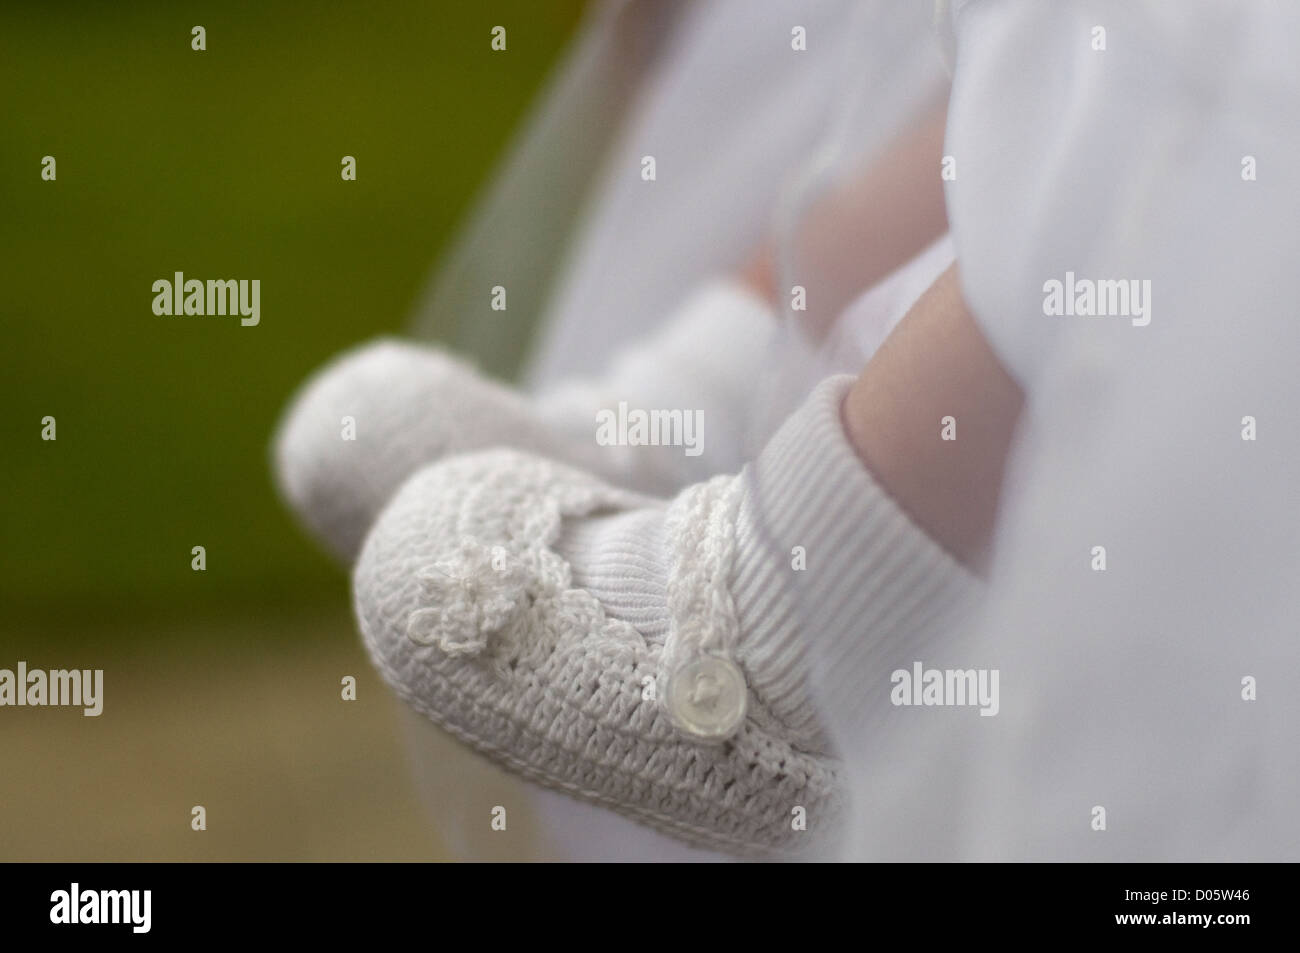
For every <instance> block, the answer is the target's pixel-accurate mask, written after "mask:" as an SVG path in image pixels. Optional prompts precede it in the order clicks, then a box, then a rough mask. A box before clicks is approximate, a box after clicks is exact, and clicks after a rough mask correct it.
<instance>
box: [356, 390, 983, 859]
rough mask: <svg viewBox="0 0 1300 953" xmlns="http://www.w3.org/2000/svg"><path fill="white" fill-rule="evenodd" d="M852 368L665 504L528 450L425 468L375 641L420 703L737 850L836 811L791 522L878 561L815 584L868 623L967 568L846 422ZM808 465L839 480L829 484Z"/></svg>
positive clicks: (388, 537) (822, 822)
mask: <svg viewBox="0 0 1300 953" xmlns="http://www.w3.org/2000/svg"><path fill="white" fill-rule="evenodd" d="M850 381H851V378H835V379H831V380H830V381H827V382H826V383H824V384H823V385H822V386H821V387H819V388H818V390H817V391H816V392H815V393H814V394H813V395H812V397H810V399H809V401H808V402H807V403H806V404H805V405H804V407H803V408H801V409H800V410H799V411H798V412H797V413H796V414H795V415H794V416H793V417H792V418H791V419H790V420H789V421H788V422H787V423H786V425H785V426H784V427H783V428H782V430H781V431H780V432H779V433H778V434H777V435H776V436H775V437H774V438H773V440H772V442H771V443H770V444H769V445H768V447H767V448H766V449H765V450H764V452H763V454H762V455H761V456H760V458H759V459H758V460H757V461H756V462H755V464H754V465H753V466H752V467H747V468H746V469H745V470H744V471H743V472H742V473H741V474H740V475H739V476H719V477H714V478H712V479H710V480H708V481H706V482H703V483H699V484H695V485H693V486H690V487H688V488H687V489H685V490H684V491H682V492H681V493H680V494H678V496H677V497H676V498H675V499H673V500H672V501H671V502H669V503H667V504H663V503H659V502H656V501H654V500H651V499H648V498H646V497H643V496H640V495H637V494H635V493H632V492H629V491H627V490H623V489H619V488H615V487H611V486H609V485H608V484H606V483H604V482H602V481H601V480H599V479H596V478H595V477H593V476H591V475H589V474H585V473H582V472H580V471H578V470H575V469H573V468H571V467H568V466H564V465H562V464H558V463H555V462H552V461H549V460H545V459H542V458H539V457H535V456H530V455H528V454H523V453H520V452H517V451H513V450H492V451H485V452H480V453H473V454H466V455H462V456H459V457H455V458H452V459H449V460H446V461H444V462H442V463H438V464H435V465H433V466H430V467H427V468H425V469H423V470H421V471H420V472H419V473H417V474H416V475H415V476H414V477H412V478H411V479H410V480H409V481H408V482H407V483H406V484H405V485H404V486H403V487H402V488H401V490H400V491H399V492H398V493H397V495H396V496H395V497H394V499H393V501H392V502H391V504H390V505H389V506H388V507H387V508H386V509H385V510H384V512H383V513H382V514H381V515H380V517H379V519H378V521H377V522H376V525H375V527H374V529H373V530H372V532H371V533H370V535H369V537H368V539H367V541H366V544H365V546H364V548H363V550H362V553H361V556H360V558H359V560H358V563H357V566H356V570H355V577H354V595H355V602H356V609H357V614H358V618H359V622H360V626H361V631H362V634H363V636H364V639H365V642H366V644H367V647H368V648H369V650H370V653H371V657H372V659H373V661H374V662H375V664H376V666H377V667H378V668H379V670H380V672H381V673H382V674H383V675H384V677H385V678H386V679H387V680H388V682H389V683H390V684H391V685H392V686H393V687H394V688H395V689H396V690H397V691H398V693H399V694H400V695H401V696H402V697H403V698H404V699H405V700H406V701H407V702H408V703H409V704H411V705H412V706H414V707H415V708H416V709H418V710H419V711H421V712H423V713H424V714H425V715H427V716H428V717H429V718H431V719H432V720H434V721H435V722H437V723H438V724H440V725H442V726H444V727H445V728H447V729H448V730H450V731H451V732H452V733H454V734H455V735H457V736H458V737H460V738H461V739H462V740H464V741H466V742H468V743H470V744H471V745H473V746H475V747H476V748H478V749H479V750H480V751H483V752H485V753H487V754H488V755H490V756H492V757H494V758H496V759H497V760H499V761H500V762H502V763H504V764H505V765H506V766H508V767H510V768H513V769H514V770H516V771H518V772H519V773H521V774H523V775H525V776H527V777H529V778H532V779H534V780H537V781H540V782H541V783H543V784H546V785H548V786H550V787H554V788H556V789H558V790H561V791H564V792H566V793H569V794H572V795H575V796H578V797H582V798H585V799H588V800H591V801H594V802H596V803H599V804H603V805H606V806H608V807H611V808H613V809H614V810H617V811H620V812H622V813H624V814H626V815H628V816H630V817H633V818H635V819H637V820H640V821H643V822H645V823H647V824H650V825H651V826H654V827H656V828H659V829H661V830H663V831H665V832H667V833H670V834H673V835H675V836H678V837H681V838H682V839H684V840H687V841H689V842H692V843H696V844H700V845H703V846H710V847H714V848H719V849H723V850H727V851H730V852H733V853H739V854H772V853H786V852H792V851H797V850H800V849H801V848H807V847H811V846H812V844H813V839H814V837H815V836H816V834H817V833H818V832H826V831H828V830H829V829H831V828H832V827H833V826H834V819H835V817H836V814H837V813H838V810H839V795H838V789H837V783H836V770H837V769H836V763H835V761H834V759H833V758H832V757H830V756H829V754H828V753H827V750H826V745H825V743H824V741H823V738H822V735H821V732H820V730H819V727H818V719H817V715H816V709H815V706H814V704H813V703H812V701H811V697H810V695H809V693H808V684H807V673H806V672H805V671H804V661H803V658H804V651H803V649H802V645H803V644H804V643H803V640H804V639H805V638H807V637H808V634H807V633H802V632H801V631H800V629H799V624H798V613H797V612H796V611H795V608H796V602H797V600H793V599H792V598H791V596H790V592H789V590H790V582H789V573H790V571H791V570H790V563H789V559H788V552H789V549H788V547H787V546H786V539H787V538H790V537H791V536H798V535H801V534H802V533H803V532H804V531H812V530H815V529H816V528H817V527H818V526H821V527H823V528H824V527H827V526H830V527H834V528H835V532H836V533H837V534H838V535H839V536H840V538H841V542H842V543H843V544H844V545H843V548H844V551H845V552H847V553H848V554H849V555H850V556H851V557H852V558H853V559H855V560H857V559H860V558H861V556H862V553H863V552H864V551H868V550H869V551H870V552H871V554H872V556H871V558H872V559H875V560H876V561H878V562H879V563H880V564H881V565H877V566H873V565H871V563H870V561H868V562H867V563H866V564H862V563H860V562H857V563H852V564H849V565H833V564H831V560H832V556H831V554H827V555H826V556H825V557H823V559H822V565H821V566H820V567H819V569H820V571H821V572H822V573H823V574H825V579H826V580H828V582H826V583H824V584H822V586H821V588H820V591H819V594H818V598H819V599H821V600H823V601H825V600H827V599H831V600H840V601H842V602H843V604H844V607H845V609H846V611H848V612H851V613H857V615H856V616H855V618H858V619H860V621H861V625H862V629H861V631H862V638H863V639H864V640H868V639H871V638H874V637H875V636H876V630H877V629H879V628H880V627H881V626H882V625H884V624H885V623H886V622H888V624H889V625H891V626H894V627H898V626H899V625H905V623H906V617H905V614H904V613H901V612H900V606H902V605H904V604H906V603H908V602H910V601H912V600H914V598H915V595H916V592H917V586H916V583H917V580H915V579H913V578H911V572H912V567H919V566H925V567H926V569H925V572H927V573H929V574H932V575H938V576H944V575H945V574H948V576H946V577H945V579H944V580H939V581H940V582H944V583H945V584H947V585H948V586H949V588H951V589H954V590H956V589H960V588H961V587H962V586H963V585H964V584H965V582H964V575H963V574H962V573H961V571H960V570H959V569H958V568H956V567H955V566H953V565H952V563H951V560H948V559H946V557H944V556H943V554H942V553H941V552H939V551H938V549H937V547H935V546H934V544H933V543H931V542H930V541H929V540H928V539H926V538H925V537H924V536H923V535H922V534H920V533H919V531H916V530H915V529H914V528H912V527H911V526H910V524H909V523H908V522H907V520H906V518H905V517H903V516H902V514H901V513H899V511H898V510H897V508H896V507H894V506H893V504H892V502H891V501H890V500H889V499H888V498H887V497H886V496H885V495H884V494H883V493H882V492H881V491H880V490H879V489H878V488H877V487H875V484H874V483H873V482H872V481H871V479H870V476H869V475H868V474H867V472H866V471H865V469H863V468H862V467H861V465H860V464H859V463H858V462H857V460H856V458H855V456H854V454H853V451H852V449H851V448H850V447H849V446H848V444H847V440H846V439H845V437H844V434H843V429H842V427H841V425H840V422H839V405H840V402H841V401H842V398H843V394H844V391H845V389H846V388H847V385H848V383H849V382H850ZM810 480H811V481H812V484H813V485H814V486H816V485H817V483H818V481H830V484H831V485H828V486H827V487H826V489H825V492H824V493H822V495H821V498H820V499H818V498H816V497H815V496H810V495H809V494H808V493H807V492H804V490H806V487H807V484H808V481H810ZM756 482H761V483H762V484H764V489H765V490H767V491H772V492H776V491H780V492H779V494H778V499H777V500H776V502H775V510H770V511H768V512H759V511H758V500H759V495H758V494H756V492H755V487H756ZM791 491H799V492H793V496H792V493H791ZM809 504H811V505H813V508H814V509H815V510H817V511H816V512H811V513H805V514H802V515H801V511H800V508H801V507H802V508H806V507H807V505H809ZM827 505H829V506H830V509H829V510H828V509H827V508H826V506H827ZM783 508H784V509H783ZM845 527H848V530H847V531H846V530H845ZM855 527H856V528H857V529H856V530H855ZM882 527H883V528H887V530H888V533H887V535H888V536H889V538H888V539H887V540H886V541H885V542H884V543H883V544H882V542H881V540H880V539H879V538H878V537H879V534H880V532H881V530H882ZM855 531H856V532H859V533H860V534H864V535H866V536H868V537H871V545H870V546H865V547H864V546H860V545H858V543H859V540H857V539H856V538H855V537H854V532H855ZM773 533H775V534H776V538H775V540H774V539H773V538H772V536H771V534H773ZM804 539H805V542H806V541H807V539H808V537H805V538H804ZM773 547H775V548H773ZM782 550H784V552H782ZM918 553H924V554H925V557H926V558H923V559H922V558H918ZM932 556H933V557H934V558H930V557H932ZM856 572H862V573H866V574H868V575H873V574H874V575H875V576H876V577H878V578H877V579H873V580H870V583H871V584H870V585H864V584H863V583H864V580H862V579H860V578H856V577H855V573H856ZM882 578H883V579H885V580H887V581H888V582H887V584H881V583H880V581H879V579H882ZM925 585H926V587H928V588H932V589H933V588H934V586H933V581H930V582H926V583H925ZM828 587H829V589H828ZM864 591H870V592H871V593H872V597H871V600H870V602H869V603H868V604H859V602H858V600H860V594H861V593H862V592H864ZM880 681H881V683H882V685H884V687H885V690H886V691H887V690H888V686H887V675H886V674H885V673H882V674H881V679H880ZM864 690H865V691H868V692H869V691H871V690H872V689H871V687H870V686H867V687H866V688H865V689H864ZM800 822H803V823H800ZM805 826H806V829H805Z"/></svg>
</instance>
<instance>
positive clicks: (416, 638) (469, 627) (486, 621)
mask: <svg viewBox="0 0 1300 953" xmlns="http://www.w3.org/2000/svg"><path fill="white" fill-rule="evenodd" d="M416 578H418V579H419V580H420V583H421V586H422V588H423V601H424V602H425V603H426V604H427V605H426V607H425V608H422V609H416V610H415V611H414V612H412V613H411V614H410V616H409V617H408V618H407V620H406V635H407V637H408V638H409V639H410V640H411V641H412V642H415V643H417V644H418V645H435V646H437V647H438V648H439V649H441V650H442V651H443V652H445V653H447V654H448V655H479V654H481V653H482V652H483V651H484V650H485V649H486V648H487V647H488V641H489V638H490V637H491V636H492V635H494V634H496V633H498V632H500V631H501V630H502V629H504V628H505V627H506V625H508V624H509V623H510V621H511V620H512V619H513V618H514V617H515V616H516V615H517V614H518V613H519V611H520V610H521V609H522V608H523V607H524V605H525V604H526V602H527V592H526V587H527V583H528V574H527V573H526V572H525V571H524V567H523V566H522V565H521V564H520V562H519V560H517V559H515V558H514V557H513V556H511V555H510V554H509V553H508V552H507V551H506V550H505V548H504V547H501V546H484V545H483V544H482V543H480V542H479V541H478V540H476V539H473V538H471V537H465V538H464V539H462V540H461V541H460V544H459V546H458V547H457V551H456V553H455V554H454V555H453V556H452V557H451V558H449V559H444V560H441V561H439V562H437V563H434V564H433V565H431V566H426V567H425V568H424V569H422V570H420V571H419V573H418V574H417V577H416Z"/></svg>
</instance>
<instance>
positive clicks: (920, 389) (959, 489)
mask: <svg viewBox="0 0 1300 953" xmlns="http://www.w3.org/2000/svg"><path fill="white" fill-rule="evenodd" d="M946 122H947V106H946V103H945V104H941V105H940V106H938V107H936V108H935V109H933V110H931V112H930V113H929V114H928V115H927V117H926V119H925V120H924V121H923V122H921V123H920V124H918V125H917V126H915V127H913V128H912V129H911V130H909V131H908V132H907V133H905V134H904V135H903V136H901V137H900V138H899V139H898V140H897V141H896V142H895V144H894V145H893V146H891V147H890V148H889V149H888V150H887V151H886V152H885V153H884V154H883V155H882V156H881V157H880V158H879V159H877V160H876V161H875V162H874V163H873V164H872V165H871V166H870V167H869V168H867V169H866V170H865V171H864V173H863V174H862V175H861V176H859V177H857V178H854V179H853V180H851V181H849V182H847V183H846V184H845V185H844V186H842V187H841V188H839V189H836V190H834V191H833V192H831V193H829V194H828V195H827V196H826V197H825V198H823V199H822V200H821V201H820V202H819V203H818V204H817V205H816V206H814V208H813V209H811V210H810V212H809V215H808V218H807V220H806V222H805V223H804V225H803V226H802V235H801V242H802V244H803V247H804V249H805V253H806V254H807V255H808V256H809V257H812V256H814V255H816V256H820V257H819V258H818V259H817V260H818V262H819V267H820V268H821V271H822V273H823V274H826V275H829V276H831V278H832V280H831V281H830V282H829V285H830V286H831V287H834V288H837V289H839V290H840V291H841V292H842V293H843V297H844V300H842V301H835V302H832V303H830V307H829V308H826V307H823V308H822V309H821V313H823V314H825V313H828V312H829V313H838V312H839V311H840V310H842V309H843V308H844V307H846V306H847V305H848V304H849V303H850V302H851V300H852V297H854V296H855V295H856V294H857V293H860V292H862V291H865V290H866V289H867V288H870V287H871V286H872V285H874V284H875V283H876V282H878V281H879V280H880V279H881V278H883V277H885V276H886V275H888V274H889V273H890V272H891V271H893V270H894V269H896V268H898V267H899V266H901V265H903V264H905V263H906V262H907V261H908V260H910V259H911V258H912V257H914V256H915V255H916V254H917V253H919V252H920V251H922V250H923V249H924V248H925V247H926V246H927V245H929V244H930V243H931V242H932V241H934V240H935V239H936V238H938V237H939V236H940V235H941V234H943V232H944V231H945V230H946V229H947V227H948V222H947V214H946V212H945V209H944V197H943V185H942V181H941V179H940V176H939V174H938V173H939V166H940V161H941V159H942V154H943V136H944V126H945V123H946ZM741 275H742V277H743V278H744V279H745V280H746V281H747V282H748V283H749V284H750V285H751V286H752V287H754V288H755V289H757V290H758V291H760V292H761V293H762V294H763V295H765V296H766V297H767V299H768V300H769V301H770V302H772V303H773V305H774V306H779V298H780V295H781V291H780V290H779V289H778V288H777V287H776V278H775V269H774V267H773V263H772V250H771V249H770V248H764V249H763V250H761V251H760V252H759V253H758V254H757V255H755V256H754V258H753V259H752V260H751V262H750V263H749V264H748V266H747V267H746V268H745V269H744V270H743V271H742V272H741ZM824 304H825V303H824ZM809 330H810V331H811V332H812V333H813V335H814V336H817V335H820V334H821V333H824V331H825V328H818V327H814V328H810V329H809ZM1023 403H1024V395H1023V394H1022V392H1021V390H1020V388H1019V386H1018V385H1017V384H1016V383H1015V381H1014V380H1012V378H1011V377H1010V375H1008V374H1007V372H1006V370H1005V369H1004V368H1003V367H1002V365H1001V364H1000V363H999V362H998V359H997V357H996V356H995V355H994V353H993V351H992V349H991V348H990V347H989V345H988V342H987V341H986V340H985V339H984V336H983V335H982V334H981V333H980V330H979V328H978V326H977V325H976V323H975V320H974V318H973V317H972V315H971V313H970V310H969V309H968V308H967V306H966V303H965V302H964V301H963V300H962V296H961V288H960V283H959V280H958V273H957V266H956V265H953V266H951V267H949V268H948V269H947V270H946V271H945V272H944V273H943V274H942V275H940V276H939V278H938V279H936V281H935V282H934V284H933V285H932V286H931V287H930V289H929V290H928V291H927V292H926V293H925V294H924V295H923V296H922V297H921V298H920V300H918V301H917V302H916V304H915V305H913V306H912V309H911V310H910V311H909V312H908V313H907V315H906V316H905V317H904V318H903V320H902V321H901V322H900V323H899V325H898V327H897V328H895V330H894V332H893V333H892V334H891V335H890V337H889V338H888V340H886V341H885V343H884V345H882V346H881V348H880V350H879V351H878V352H877V353H876V354H875V355H874V356H873V357H872V359H871V360H870V361H869V362H868V364H867V366H866V367H865V368H864V369H863V370H862V372H861V374H860V375H859V377H858V380H857V381H856V382H855V383H854V385H853V388H852V389H851V390H850V392H849V394H848V397H847V398H846V400H845V402H844V407H843V410H842V415H843V420H844V425H845V430H846V431H847V433H848V436H849V439H850V441H851V442H852V443H853V446H854V447H855V449H856V450H857V452H858V455H859V456H860V457H861V458H862V461H863V463H865V464H866V466H867V468H868V469H869V470H870V471H871V472H872V474H873V475H874V476H875V477H876V479H877V480H878V481H879V482H880V483H881V485H882V486H883V487H884V488H885V489H886V490H887V491H888V492H889V493H890V494H891V495H892V496H893V498H894V499H895V500H896V501H897V502H898V504H899V505H900V506H902V508H903V509H904V510H905V511H906V512H907V513H908V514H909V515H910V516H911V517H912V518H913V519H914V520H915V521H916V523H917V524H918V525H919V526H920V527H921V528H922V529H924V530H925V531H926V532H927V533H928V534H929V535H930V536H931V538H933V539H934V540H935V541H936V542H938V543H939V544H940V545H942V546H944V547H945V548H946V549H947V550H948V551H949V552H950V553H951V554H952V555H953V556H954V557H956V558H957V559H958V560H960V561H961V562H962V563H964V564H966V565H967V566H970V567H971V568H975V569H978V568H980V567H981V566H982V564H983V563H984V561H985V558H986V556H987V548H988V544H989V540H990V537H991V535H992V531H993V525H994V521H995V519H996V516H997V504H998V497H999V494H1000V491H1001V486H1002V475H1003V468H1004V466H1005V463H1006V457H1007V453H1008V450H1009V448H1010V444H1011V438H1012V435H1013V433H1014V430H1015V426H1016V422H1017V420H1018V419H1019V416H1020V411H1021V408H1022V406H1023ZM945 417H953V418H955V421H956V435H957V439H956V440H943V439H941V427H942V425H941V421H942V419H943V418H945Z"/></svg>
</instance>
